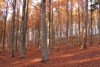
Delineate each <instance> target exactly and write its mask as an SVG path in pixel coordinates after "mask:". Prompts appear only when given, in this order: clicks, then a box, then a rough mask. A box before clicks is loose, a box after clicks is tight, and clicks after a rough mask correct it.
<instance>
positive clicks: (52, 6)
mask: <svg viewBox="0 0 100 67" xmlns="http://www.w3.org/2000/svg"><path fill="white" fill-rule="evenodd" d="M52 49H54V29H53V0H52Z"/></svg>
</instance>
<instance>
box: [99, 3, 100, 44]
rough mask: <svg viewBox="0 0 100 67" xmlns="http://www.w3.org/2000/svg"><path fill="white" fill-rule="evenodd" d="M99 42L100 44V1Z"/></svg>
mask: <svg viewBox="0 0 100 67" xmlns="http://www.w3.org/2000/svg"><path fill="white" fill-rule="evenodd" d="M99 44H100V2H99Z"/></svg>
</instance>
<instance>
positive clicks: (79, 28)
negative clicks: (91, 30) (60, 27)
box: [78, 0, 80, 46]
mask: <svg viewBox="0 0 100 67" xmlns="http://www.w3.org/2000/svg"><path fill="white" fill-rule="evenodd" d="M79 10H80V8H79V0H78V30H79V35H78V46H79V45H80V11H79Z"/></svg>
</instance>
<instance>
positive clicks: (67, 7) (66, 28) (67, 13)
mask: <svg viewBox="0 0 100 67" xmlns="http://www.w3.org/2000/svg"><path fill="white" fill-rule="evenodd" d="M68 2H69V0H67V6H66V13H67V23H66V24H67V25H66V26H67V27H66V42H67V49H68V46H69V42H68V28H69V15H68V5H69V4H68Z"/></svg>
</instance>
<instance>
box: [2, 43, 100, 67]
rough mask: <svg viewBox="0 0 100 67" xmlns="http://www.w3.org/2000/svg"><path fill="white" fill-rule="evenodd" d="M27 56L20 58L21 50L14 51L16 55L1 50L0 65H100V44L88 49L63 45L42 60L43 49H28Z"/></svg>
mask: <svg viewBox="0 0 100 67" xmlns="http://www.w3.org/2000/svg"><path fill="white" fill-rule="evenodd" d="M24 56H25V58H22V59H19V57H20V52H19V51H18V52H14V57H13V58H11V57H10V56H9V55H8V50H6V51H5V56H1V50H0V67H100V45H98V44H97V43H95V44H92V45H87V49H81V48H80V46H75V45H74V46H73V48H72V49H71V48H69V50H67V49H66V47H64V46H63V47H61V48H60V50H59V52H58V51H57V49H56V47H55V48H54V49H51V54H50V55H48V60H47V61H45V62H41V50H40V49H31V50H29V49H28V50H27V51H26V54H25V55H24Z"/></svg>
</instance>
